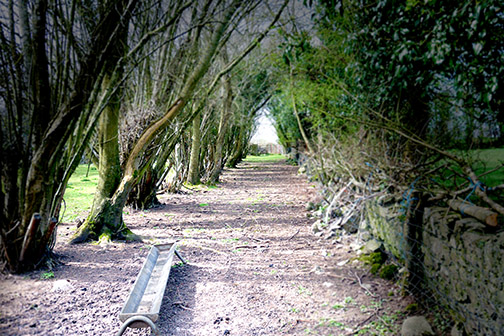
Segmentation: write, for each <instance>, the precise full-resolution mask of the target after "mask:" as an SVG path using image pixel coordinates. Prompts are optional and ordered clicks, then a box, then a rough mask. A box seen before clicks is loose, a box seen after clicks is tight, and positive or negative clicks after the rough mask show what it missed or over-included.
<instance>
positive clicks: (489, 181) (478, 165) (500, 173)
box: [438, 148, 504, 188]
mask: <svg viewBox="0 0 504 336" xmlns="http://www.w3.org/2000/svg"><path fill="white" fill-rule="evenodd" d="M453 153H454V154H456V155H458V156H460V157H462V158H464V159H465V160H466V161H467V162H469V163H470V164H471V167H472V169H473V170H474V172H475V173H476V175H478V176H479V175H481V174H483V173H485V172H488V171H490V170H492V169H496V168H498V167H500V166H502V164H504V148H490V149H476V150H470V151H453ZM445 163H446V161H445V160H443V161H440V164H445ZM451 169H452V170H454V171H456V172H458V174H459V176H457V177H456V181H457V184H458V185H460V184H462V183H464V182H467V178H463V177H462V176H465V174H464V173H463V172H462V171H461V169H460V167H457V166H455V165H453V164H452V165H451ZM440 173H441V174H440V175H439V179H438V182H441V184H442V185H444V186H445V187H446V188H451V187H453V185H454V184H453V172H452V171H451V170H448V169H446V170H441V171H440ZM480 181H481V182H482V183H483V184H485V185H486V186H489V187H494V186H496V185H500V184H502V183H504V167H502V168H500V169H497V170H495V171H493V172H491V173H489V174H487V175H484V176H481V177H480ZM467 186H468V185H467Z"/></svg>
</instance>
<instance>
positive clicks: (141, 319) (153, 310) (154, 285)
mask: <svg viewBox="0 0 504 336" xmlns="http://www.w3.org/2000/svg"><path fill="white" fill-rule="evenodd" d="M175 248H176V243H169V244H159V245H154V246H152V248H151V250H150V252H149V255H148V256H147V259H145V262H144V264H143V266H142V269H141V270H140V273H139V274H138V276H137V278H136V280H135V284H134V285H133V288H132V289H131V292H130V294H129V296H128V299H127V300H126V303H125V304H124V306H123V308H122V310H121V313H120V314H119V319H120V320H121V321H122V322H123V324H122V326H121V329H120V330H119V332H118V334H117V336H120V335H122V334H123V333H124V331H125V330H126V328H128V327H130V328H149V327H150V328H151V332H152V333H153V334H155V335H159V330H158V328H157V327H156V325H155V322H156V321H157V320H158V318H159V310H160V308H161V301H162V300H163V295H164V292H165V288H166V283H167V282H168V277H169V276H170V269H171V266H172V260H173V255H176V256H177V257H178V258H179V259H180V260H181V261H182V262H183V263H184V264H185V261H184V259H183V258H182V257H181V256H180V254H179V253H178V252H177V250H176V249H175Z"/></svg>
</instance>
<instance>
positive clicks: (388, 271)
mask: <svg viewBox="0 0 504 336" xmlns="http://www.w3.org/2000/svg"><path fill="white" fill-rule="evenodd" d="M398 269H399V267H397V266H396V265H386V266H383V267H382V268H381V270H380V278H382V279H386V280H392V279H394V278H395V276H396V274H397V271H398Z"/></svg>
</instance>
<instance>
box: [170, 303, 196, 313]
mask: <svg viewBox="0 0 504 336" xmlns="http://www.w3.org/2000/svg"><path fill="white" fill-rule="evenodd" d="M172 305H173V306H179V307H180V308H182V309H184V310H191V311H194V309H192V308H189V307H186V306H184V303H183V302H173V303H172Z"/></svg>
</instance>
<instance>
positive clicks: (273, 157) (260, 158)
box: [243, 154, 287, 162]
mask: <svg viewBox="0 0 504 336" xmlns="http://www.w3.org/2000/svg"><path fill="white" fill-rule="evenodd" d="M286 159H287V157H286V156H285V155H282V154H265V155H257V156H256V155H248V156H247V157H246V158H245V159H244V160H243V161H244V162H276V161H282V160H286Z"/></svg>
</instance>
